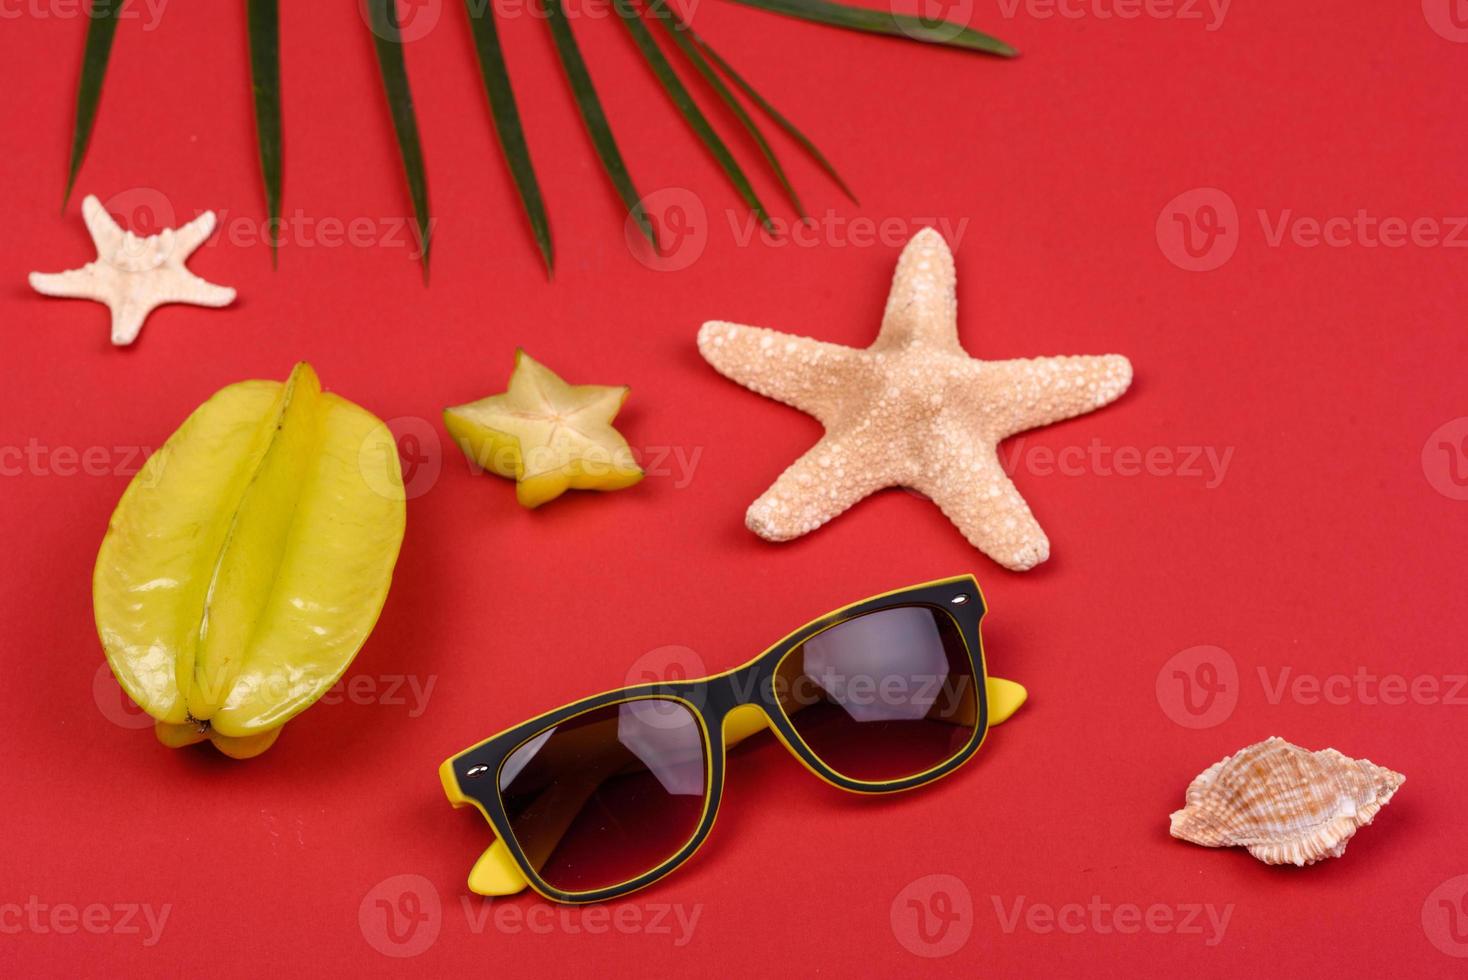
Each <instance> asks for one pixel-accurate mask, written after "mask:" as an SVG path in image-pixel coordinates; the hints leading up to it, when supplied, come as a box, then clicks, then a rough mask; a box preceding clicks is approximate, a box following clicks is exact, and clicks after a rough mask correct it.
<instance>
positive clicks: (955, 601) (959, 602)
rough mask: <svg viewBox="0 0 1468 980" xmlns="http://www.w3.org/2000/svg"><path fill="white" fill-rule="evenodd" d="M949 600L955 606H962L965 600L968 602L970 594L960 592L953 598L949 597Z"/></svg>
mask: <svg viewBox="0 0 1468 980" xmlns="http://www.w3.org/2000/svg"><path fill="white" fill-rule="evenodd" d="M948 601H949V602H951V603H953V604H954V605H955V606H961V605H963V604H964V603H965V602H968V596H967V595H964V594H963V593H961V592H960V593H959V594H958V595H956V596H954V597H953V598H952V599H949V600H948Z"/></svg>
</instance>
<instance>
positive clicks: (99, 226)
mask: <svg viewBox="0 0 1468 980" xmlns="http://www.w3.org/2000/svg"><path fill="white" fill-rule="evenodd" d="M82 220H83V221H85V222H86V223H87V234H89V235H91V236H92V244H94V245H96V246H97V254H98V255H100V256H102V257H104V258H105V257H106V256H108V255H111V254H112V253H114V252H116V251H117V249H118V248H120V247H121V246H122V238H123V235H122V228H120V227H119V226H118V224H117V222H116V221H113V220H112V215H110V214H108V213H107V209H106V208H104V207H103V206H102V202H101V201H99V200H97V197H96V195H95V194H88V195H87V196H86V197H85V198H83V199H82Z"/></svg>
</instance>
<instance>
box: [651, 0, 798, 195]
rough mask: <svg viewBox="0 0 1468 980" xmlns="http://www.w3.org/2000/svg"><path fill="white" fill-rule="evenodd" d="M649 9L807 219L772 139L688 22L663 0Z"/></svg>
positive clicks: (655, 2) (655, 1) (652, 0)
mask: <svg viewBox="0 0 1468 980" xmlns="http://www.w3.org/2000/svg"><path fill="white" fill-rule="evenodd" d="M648 11H649V12H650V13H651V14H652V15H653V16H654V17H656V18H657V19H658V22H659V23H661V24H662V25H663V26H664V27H665V28H667V31H668V35H669V36H670V37H671V38H672V39H673V43H674V44H676V45H677V46H678V50H679V51H682V52H683V55H684V57H686V58H687V59H688V61H689V63H690V64H692V65H693V67H694V69H696V70H697V71H698V73H699V74H700V75H701V76H703V79H704V81H706V82H708V84H709V86H710V87H711V88H712V89H713V90H714V92H715V93H717V94H718V96H719V99H720V101H722V102H723V103H724V105H726V106H728V107H729V110H730V111H731V112H733V113H734V117H735V118H736V119H738V120H739V124H740V125H741V126H743V127H744V131H745V132H747V133H748V134H749V135H750V137H751V138H752V139H753V140H754V142H755V145H756V146H758V147H759V151H760V155H761V156H763V157H764V158H765V162H766V163H768V164H769V165H770V170H771V171H773V172H774V174H775V179H776V180H778V181H779V182H780V186H781V187H783V188H784V189H785V196H786V197H788V198H790V204H791V206H793V207H794V208H795V213H796V214H798V215H799V216H800V218H801V220H802V221H803V220H805V218H806V213H805V208H804V207H803V206H802V205H801V203H800V195H798V194H796V193H795V188H794V187H792V186H791V185H790V179H789V178H788V177H787V176H786V175H785V168H784V167H783V166H781V165H780V158H779V157H778V156H776V154H775V151H774V149H773V148H771V146H770V143H769V141H768V140H766V139H765V134H764V133H762V132H760V128H759V126H758V125H756V124H755V121H754V120H753V119H752V118H750V115H749V113H748V112H746V111H745V109H744V106H742V105H740V104H739V100H738V99H736V98H734V93H733V92H731V91H729V86H727V85H725V84H724V80H723V79H722V78H720V77H719V75H718V73H717V72H715V71H714V68H713V65H711V64H709V60H708V58H706V57H704V53H703V51H701V50H700V49H699V48H698V46H697V45H695V44H694V43H693V41H692V40H691V39H690V37H689V33H690V28H689V27H688V25H687V24H685V23H684V22H683V20H682V19H681V18H680V17H679V16H678V15H677V14H676V13H674V12H673V10H672V8H671V7H669V6H668V5H667V4H666V3H665V2H664V0H651V2H650V3H649V4H648Z"/></svg>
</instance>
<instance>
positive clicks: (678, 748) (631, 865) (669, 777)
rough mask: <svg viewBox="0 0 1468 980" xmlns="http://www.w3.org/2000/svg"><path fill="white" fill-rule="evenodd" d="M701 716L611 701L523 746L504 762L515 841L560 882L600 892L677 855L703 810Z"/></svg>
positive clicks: (504, 792)
mask: <svg viewBox="0 0 1468 980" xmlns="http://www.w3.org/2000/svg"><path fill="white" fill-rule="evenodd" d="M704 756H705V751H704V739H703V731H702V729H701V728H700V726H699V723H698V719H697V718H696V717H694V715H693V712H691V711H690V710H689V709H688V708H687V707H686V706H685V705H683V704H681V703H679V702H677V701H668V700H660V699H641V700H637V701H623V702H621V703H620V704H611V705H606V706H605V707H601V708H596V709H593V710H592V711H588V712H586V713H585V714H581V715H577V716H576V717H575V718H572V719H571V720H570V721H567V722H565V723H563V724H560V725H557V726H555V727H554V728H549V729H547V730H545V731H544V732H541V733H540V734H539V735H537V736H535V737H534V738H532V739H530V740H528V741H526V742H525V743H523V744H522V745H521V746H520V747H519V748H517V749H516V750H515V751H514V752H512V753H510V755H509V757H508V758H506V759H505V763H504V765H503V766H502V767H501V768H500V774H499V780H500V798H501V800H503V802H504V806H505V812H506V813H507V814H508V816H509V818H510V826H511V828H512V829H513V831H514V834H515V840H516V841H517V842H518V843H519V844H520V848H521V850H523V851H524V852H525V855H526V857H528V858H529V859H530V863H531V864H532V865H534V866H535V867H536V868H538V869H539V871H540V877H541V879H542V880H543V881H545V883H546V884H548V885H550V886H551V887H552V888H558V889H560V890H562V891H568V892H585V891H595V890H597V889H599V888H606V887H608V886H611V885H618V884H621V883H623V882H626V881H629V880H631V879H633V878H636V877H637V876H638V875H640V874H642V873H643V872H645V871H651V870H652V869H653V868H655V867H657V866H658V865H660V864H662V863H663V862H664V861H666V860H667V859H668V858H670V857H672V856H673V855H674V854H676V853H677V852H678V851H679V850H680V849H681V848H682V847H683V845H684V844H686V843H688V841H689V840H690V839H691V838H692V837H693V834H694V832H695V831H696V830H697V829H698V824H699V821H700V820H701V819H702V817H703V809H704V795H705V792H706V790H707V784H708V779H707V776H706V773H707V768H708V767H707V765H706V760H705V758H704Z"/></svg>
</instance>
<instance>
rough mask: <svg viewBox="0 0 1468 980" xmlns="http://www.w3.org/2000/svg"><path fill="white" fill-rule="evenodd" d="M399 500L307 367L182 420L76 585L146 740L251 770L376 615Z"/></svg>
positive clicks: (372, 442) (389, 474)
mask: <svg viewBox="0 0 1468 980" xmlns="http://www.w3.org/2000/svg"><path fill="white" fill-rule="evenodd" d="M404 499H405V497H404V493H403V476H402V469H401V467H400V465H399V462H398V454H397V446H396V444H395V442H394V440H393V437H392V434H391V433H390V432H389V431H388V429H387V426H386V425H384V424H383V423H382V422H381V421H380V420H379V419H377V418H376V417H375V416H374V415H372V414H371V413H370V412H367V411H365V410H364V409H362V408H360V407H358V406H357V405H354V404H352V403H351V402H349V401H347V400H345V399H343V398H340V397H338V396H336V395H333V394H328V393H324V392H322V390H321V382H320V381H319V380H318V379H317V377H316V372H315V371H313V370H312V369H311V365H309V364H306V363H301V364H297V365H296V367H295V370H293V371H292V372H291V376H290V378H289V379H288V380H287V381H286V382H285V383H284V384H281V383H280V382H277V381H243V382H240V383H239V384H234V385H230V386H229V387H227V388H224V389H223V390H221V391H219V392H218V393H216V394H215V395H214V396H213V397H212V398H210V399H209V400H208V401H207V402H205V403H204V404H203V405H201V406H200V407H199V408H198V409H196V410H195V411H194V413H193V414H192V415H190V416H189V417H188V419H187V420H186V421H185V422H184V424H183V425H182V426H180V427H179V429H178V431H177V432H175V433H174V434H173V435H172V436H170V437H169V439H168V441H167V442H166V443H165V444H164V445H163V448H161V449H159V450H158V452H156V453H154V454H153V456H152V457H150V458H149V460H148V462H147V463H146V464H145V465H144V466H143V468H142V469H141V470H139V471H138V474H137V475H136V476H135V477H134V478H133V481H132V483H131V484H129V485H128V488H127V490H126V491H125V492H124V493H123V495H122V499H121V500H120V501H118V504H117V510H116V511H114V512H113V514H112V520H111V521H110V522H109V524H108V527H107V535H106V537H105V538H103V539H102V547H101V550H100V551H99V552H98V554H97V567H96V570H95V572H94V574H93V579H92V605H93V610H94V612H95V614H96V619H97V634H98V636H100V637H101V639H102V646H103V648H104V649H105V650H106V653H107V661H108V663H109V664H110V665H111V667H112V672H113V673H114V674H116V675H117V679H118V681H119V682H120V683H121V684H122V688H123V690H125V691H126V692H127V694H128V696H129V697H131V698H132V699H133V700H134V701H136V702H137V703H138V705H139V706H140V707H141V708H142V709H143V710H144V711H146V712H147V713H148V714H150V715H152V716H153V718H155V719H156V720H157V724H156V725H155V729H156V732H157V735H158V740H159V741H161V742H162V743H163V744H165V745H168V746H171V747H175V748H176V747H179V746H182V745H189V744H192V743H194V742H198V741H202V740H203V739H205V738H207V739H209V740H210V741H211V742H213V743H214V745H215V747H217V748H218V749H219V750H220V751H221V752H224V753H225V754H226V755H230V756H234V757H236V758H247V757H249V756H252V755H258V754H259V753H261V752H264V751H265V750H266V749H268V748H269V747H270V746H271V744H272V743H274V741H275V739H276V736H277V735H278V734H279V733H280V727H281V726H282V725H283V724H285V722H286V721H288V720H289V719H290V718H292V717H294V716H295V715H296V714H297V713H299V712H300V711H302V710H304V709H305V708H306V707H308V706H309V705H310V704H311V703H312V702H314V701H315V700H316V699H317V698H319V697H320V696H321V695H322V694H323V693H325V692H326V690H327V689H328V688H330V687H331V685H332V684H334V683H336V681H337V678H339V677H340V676H341V675H342V672H343V671H345V670H346V668H347V665H348V664H350V663H351V661H352V658H353V657H354V656H356V654H357V650H358V649H360V648H361V646H362V643H363V641H365V640H366V639H367V635H368V634H369V633H370V632H372V627H373V625H374V624H376V622H377V616H378V613H380V612H381V611H382V604H383V602H384V600H386V598H387V590H388V586H389V584H390V583H391V580H392V570H393V565H394V564H395V563H396V561H397V556H398V547H399V545H400V544H401V543H402V540H403V520H404Z"/></svg>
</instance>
